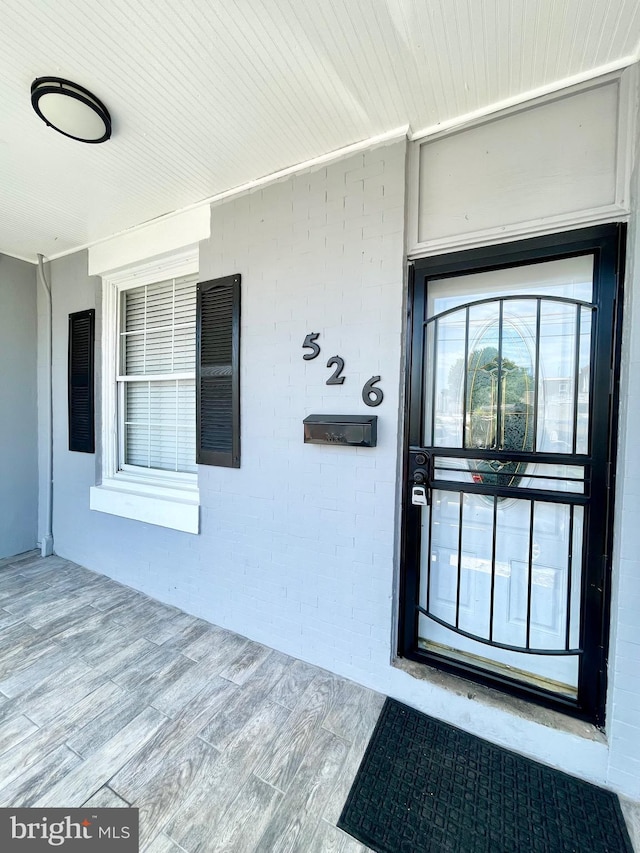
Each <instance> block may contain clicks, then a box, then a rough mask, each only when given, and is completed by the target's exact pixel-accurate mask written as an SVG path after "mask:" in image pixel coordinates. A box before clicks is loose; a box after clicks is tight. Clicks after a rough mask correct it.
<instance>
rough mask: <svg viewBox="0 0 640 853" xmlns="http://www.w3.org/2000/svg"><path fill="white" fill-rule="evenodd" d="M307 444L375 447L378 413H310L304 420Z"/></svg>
mask: <svg viewBox="0 0 640 853" xmlns="http://www.w3.org/2000/svg"><path fill="white" fill-rule="evenodd" d="M303 424H304V441H305V444H343V445H347V446H349V447H375V446H376V444H377V441H378V416H377V415H309V416H308V417H306V418H305V419H304V421H303Z"/></svg>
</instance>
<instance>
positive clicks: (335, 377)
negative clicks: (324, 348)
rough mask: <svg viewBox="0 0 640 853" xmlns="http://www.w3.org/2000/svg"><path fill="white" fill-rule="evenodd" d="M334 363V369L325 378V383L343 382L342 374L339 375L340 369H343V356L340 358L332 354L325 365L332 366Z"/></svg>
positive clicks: (336, 383) (337, 383)
mask: <svg viewBox="0 0 640 853" xmlns="http://www.w3.org/2000/svg"><path fill="white" fill-rule="evenodd" d="M334 364H335V366H336V369H335V370H334V371H333V373H332V374H331V376H330V377H329V378H328V379H327V383H326V384H327V385H342V383H343V382H344V376H340V374H341V373H342V371H343V370H344V358H341V357H340V356H339V355H334V356H333V357H332V358H330V359H329V361H328V362H327V367H333V365H334Z"/></svg>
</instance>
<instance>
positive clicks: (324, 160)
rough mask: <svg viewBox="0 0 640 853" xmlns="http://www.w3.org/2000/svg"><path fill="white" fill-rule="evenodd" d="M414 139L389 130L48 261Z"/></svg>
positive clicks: (405, 130) (405, 129)
mask: <svg viewBox="0 0 640 853" xmlns="http://www.w3.org/2000/svg"><path fill="white" fill-rule="evenodd" d="M407 138H411V128H410V126H409V125H408V124H406V125H402V126H401V127H396V128H394V129H393V130H389V131H387V132H386V133H380V134H378V135H377V136H371V137H369V138H367V139H363V140H361V141H360V142H354V143H353V144H351V145H345V146H344V147H343V148H337V149H336V150H335V151H330V152H328V153H327V154H320V155H319V156H318V157H313V158H312V159H311V160H305V161H304V162H302V163H297V164H296V165H294V166H288V167H287V168H286V169H280V170H278V171H277V172H271V173H270V174H268V175H264V176H263V177H261V178H256V179H255V180H252V181H247V182H246V183H244V184H240V185H239V186H237V187H232V188H231V189H228V190H223V191H222V192H220V193H216V195H212V196H209V197H208V198H205V199H202V200H201V201H197V202H194V204H189V205H187V206H186V207H182V208H180V209H179V210H172V211H170V212H169V213H165V214H163V215H162V216H157V217H155V219H151V220H149V221H147V222H141V223H139V224H138V225H133V226H132V227H131V228H126V229H124V230H123V231H119V232H117V233H115V234H110V235H109V236H108V237H101V238H100V239H98V240H92V241H90V242H88V243H83V244H82V245H81V246H76V247H75V248H73V249H66V250H65V251H64V252H58V253H56V254H55V255H50V256H49V257H48V258H47V260H49V261H55V260H57V259H58V258H63V257H65V256H66V255H73V254H75V252H81V251H83V250H85V249H91V248H94V247H96V246H99V245H101V244H102V243H107V242H109V241H111V240H118V239H120V238H124V237H128V236H129V235H133V234H135V233H136V232H138V231H140V230H141V229H144V228H149V227H150V226H152V225H156V224H159V223H164V222H167V221H169V220H171V219H173V218H175V217H178V216H183V215H184V214H186V213H189V212H190V211H193V210H197V209H198V208H201V207H208V206H210V205H212V204H219V203H221V202H223V201H227V200H228V199H230V198H235V197H236V196H240V195H244V194H245V193H249V192H252V191H253V190H256V189H261V188H262V187H265V186H267V185H269V184H273V183H276V182H277V181H280V180H282V179H283V178H288V177H291V176H292V175H299V174H302V173H303V172H307V171H309V170H311V169H317V168H320V167H322V166H325V165H328V164H329V163H334V162H336V161H338V160H343V159H345V158H346V157H351V156H352V155H353V154H358V153H359V152H361V151H368V150H370V149H372V148H376V147H378V146H380V145H388V144H390V143H392V142H397V141H399V140H401V139H407Z"/></svg>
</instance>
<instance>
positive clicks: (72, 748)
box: [0, 552, 640, 853]
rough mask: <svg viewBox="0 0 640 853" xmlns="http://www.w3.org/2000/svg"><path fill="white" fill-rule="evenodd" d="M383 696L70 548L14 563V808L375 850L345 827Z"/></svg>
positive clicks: (635, 832)
mask: <svg viewBox="0 0 640 853" xmlns="http://www.w3.org/2000/svg"><path fill="white" fill-rule="evenodd" d="M383 702H384V696H382V695H380V694H378V693H374V692H373V691H371V690H367V689H365V688H364V687H360V686H359V685H357V684H354V683H353V682H350V681H347V680H346V679H343V678H340V677H338V676H336V675H333V674H332V673H329V672H326V671H325V670H322V669H319V668H318V667H314V666H311V665H310V664H307V663H304V662H303V661H300V660H296V659H295V658H291V657H288V656H287V655H284V654H281V653H280V652H277V651H274V650H273V649H270V648H268V647H266V646H263V645H260V644H259V643H255V642H252V641H251V640H247V639H246V638H245V637H241V636H239V635H237V634H233V633H231V632H230V631H225V630H223V629H222V628H218V627H216V626H214V625H211V624H209V623H208V622H205V621H203V620H201V619H197V618H195V617H193V616H189V615H187V614H185V613H183V612H182V611H180V610H177V609H176V608H173V607H169V606H167V605H165V604H161V603H160V602H158V601H155V600H153V599H151V598H149V597H147V596H145V595H143V594H141V593H139V592H136V591H135V590H132V589H129V588H128V587H124V586H121V585H120V584H118V583H115V582H114V581H111V580H110V579H108V578H106V577H103V576H101V575H97V574H95V573H93V572H90V571H88V570H87V569H84V568H82V567H81V566H78V565H76V564H74V563H71V562H69V561H67V560H63V559H61V558H59V557H48V558H46V559H42V558H41V557H40V556H39V555H38V554H37V553H35V552H31V553H29V554H24V555H21V556H19V557H12V558H8V559H4V560H0V806H11V807H18V806H60V807H75V806H84V805H86V806H95V807H101V806H105V807H109V806H111V807H119V806H120V807H124V806H129V805H132V806H136V807H138V808H139V810H140V832H141V845H140V850H141V851H146V853H184V851H186V853H195V851H203V853H213V851H227V853H252V851H259V853H271V851H279V853H285V851H287V853H366V851H367V850H368V848H367V847H364V846H363V845H361V844H359V843H358V842H356V841H355V840H354V839H353V838H351V837H350V836H348V835H346V834H345V833H343V832H342V831H341V830H339V829H338V828H337V827H336V822H337V820H338V817H339V815H340V812H341V810H342V806H343V804H344V801H345V799H346V797H347V793H348V791H349V788H350V787H351V783H352V781H353V779H354V777H355V774H356V771H357V769H358V766H359V764H360V760H361V758H362V755H363V753H364V750H365V748H366V745H367V742H368V740H369V737H370V735H371V733H372V731H373V728H374V725H375V722H376V720H377V718H378V714H379V712H380V709H381V708H382V704H383ZM623 810H624V812H625V817H626V818H627V822H628V825H629V830H630V833H631V835H632V838H633V841H634V844H635V849H636V850H638V851H639V853H640V804H635V803H630V802H624V801H623Z"/></svg>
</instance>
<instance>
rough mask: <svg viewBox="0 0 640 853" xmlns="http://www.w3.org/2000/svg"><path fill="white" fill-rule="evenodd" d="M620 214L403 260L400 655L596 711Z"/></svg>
mask: <svg viewBox="0 0 640 853" xmlns="http://www.w3.org/2000/svg"><path fill="white" fill-rule="evenodd" d="M622 236H623V235H622V226H616V225H607V226H602V227H597V228H590V229H584V230H581V231H574V232H570V233H567V234H563V235H553V236H550V237H544V238H536V239H533V240H527V241H521V242H518V243H512V244H507V245H502V246H494V247H490V248H487V249H483V250H472V251H468V252H460V253H456V254H452V255H446V256H441V257H438V258H429V259H425V260H421V261H418V262H416V263H415V265H414V266H413V267H412V271H411V272H412V275H411V279H412V280H411V292H410V330H409V332H410V335H409V341H410V345H409V348H408V350H409V352H408V360H409V370H408V387H407V399H408V423H407V434H406V446H405V474H404V508H403V545H402V584H401V597H402V601H401V619H400V623H401V624H400V654H401V655H403V656H405V657H409V658H412V659H415V660H421V661H424V662H427V663H430V664H432V665H434V664H435V665H436V666H439V667H441V668H444V669H447V670H450V671H453V672H456V673H460V674H463V675H465V676H466V677H472V678H474V679H475V680H479V681H482V682H485V683H490V684H494V685H496V686H500V687H502V688H503V689H508V690H509V691H510V692H515V693H518V694H520V695H525V696H529V697H531V698H533V699H535V700H536V701H539V702H542V703H544V704H551V705H555V706H557V707H562V708H564V709H566V710H568V711H570V712H572V713H575V714H576V715H579V716H582V717H584V718H586V719H590V720H592V721H594V722H596V723H599V724H601V723H602V722H603V714H604V695H605V672H606V670H605V664H606V647H607V639H606V638H607V636H608V627H609V626H608V599H609V571H610V559H609V558H610V542H611V530H610V520H611V514H612V506H611V503H612V495H613V489H612V487H613V461H614V452H615V412H616V405H617V400H616V388H617V370H618V363H617V355H616V353H617V341H618V339H619V317H618V304H619V302H618V295H619V294H618V290H619V282H618V279H619V273H620V270H619V257H620V254H621V243H622Z"/></svg>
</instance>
